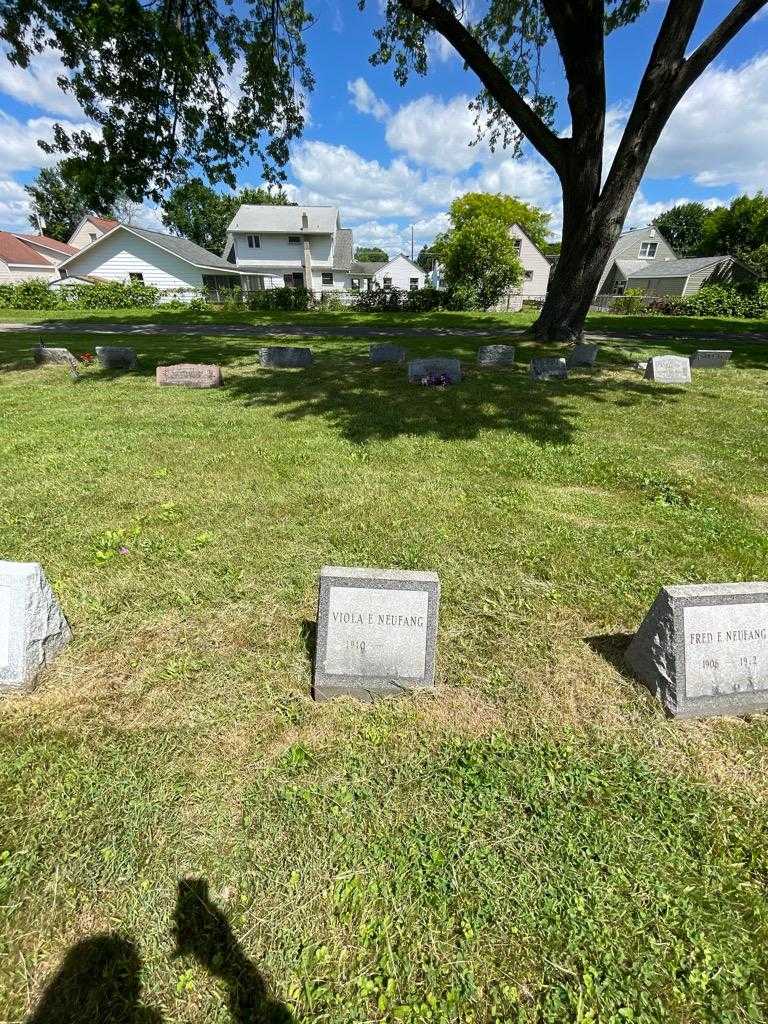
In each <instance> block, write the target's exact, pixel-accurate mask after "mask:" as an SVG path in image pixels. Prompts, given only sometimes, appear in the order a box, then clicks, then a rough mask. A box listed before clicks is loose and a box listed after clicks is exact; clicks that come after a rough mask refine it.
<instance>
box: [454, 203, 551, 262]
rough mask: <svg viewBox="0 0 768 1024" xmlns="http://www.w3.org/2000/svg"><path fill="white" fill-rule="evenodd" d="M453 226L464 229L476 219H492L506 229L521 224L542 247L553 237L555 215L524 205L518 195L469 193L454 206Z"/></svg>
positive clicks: (527, 204) (528, 204)
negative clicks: (552, 223) (550, 234)
mask: <svg viewBox="0 0 768 1024" xmlns="http://www.w3.org/2000/svg"><path fill="white" fill-rule="evenodd" d="M450 216H451V223H452V224H453V226H454V227H456V228H461V227H463V226H464V225H465V224H466V223H467V222H468V221H470V220H472V219H474V218H475V217H490V218H492V219H494V220H498V221H500V222H501V223H502V224H504V225H505V226H506V227H508V228H509V227H511V226H512V225H513V224H519V225H520V227H521V228H522V229H523V230H524V231H525V233H526V234H527V235H528V236H529V237H530V238H531V240H532V241H533V242H535V243H536V245H538V247H539V248H542V246H543V245H545V244H546V241H547V238H548V236H549V222H550V220H551V219H552V217H551V214H549V213H545V212H544V210H540V209H539V208H538V207H536V206H532V205H531V204H530V203H524V202H523V201H522V199H518V198H517V197H516V196H507V195H504V194H503V193H501V192H497V193H496V194H495V195H492V194H490V193H488V192H467V193H466V195H463V196H459V198H458V199H454V201H453V202H452V203H451V209H450Z"/></svg>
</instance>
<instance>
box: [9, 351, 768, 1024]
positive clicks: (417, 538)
mask: <svg viewBox="0 0 768 1024" xmlns="http://www.w3.org/2000/svg"><path fill="white" fill-rule="evenodd" d="M119 340H120V339H119V338H118V339H116V343H117V342H119ZM125 341H126V342H127V343H128V344H132V345H136V346H137V348H138V350H139V355H140V360H141V369H140V371H139V372H137V373H133V374H125V375H119V374H112V373H106V372H102V371H99V370H98V369H96V368H89V369H87V370H85V371H84V373H83V377H82V379H81V380H80V381H79V382H73V381H71V380H70V378H69V377H68V375H67V374H66V372H65V371H64V370H63V369H60V368H56V367H51V368H45V369H34V368H32V367H31V365H30V364H29V363H28V362H27V361H25V360H21V361H19V358H18V352H19V349H20V346H21V347H25V346H26V347H28V346H29V344H30V340H29V335H24V336H14V335H13V334H3V335H0V466H1V467H2V482H3V486H2V489H0V536H1V537H2V545H1V550H2V557H4V558H8V559H17V560H36V561H41V562H42V563H43V566H44V568H45V571H46V573H47V575H48V577H49V579H50V581H51V582H52V584H53V586H54V589H55V591H56V593H57V595H58V596H59V598H60V600H61V602H62V604H63V606H64V608H65V610H66V612H67V614H68V616H69V618H70V621H71V624H72V627H73V630H74V637H75V638H74V640H73V642H72V644H71V645H70V646H69V647H68V648H67V650H66V651H65V652H63V654H62V655H61V656H60V657H59V658H58V660H57V661H56V663H55V664H54V666H53V667H52V668H51V669H50V670H49V671H47V672H46V673H45V675H44V677H43V678H42V680H41V684H40V686H39V687H38V689H37V690H36V691H35V692H34V694H32V695H31V696H23V697H18V696H15V697H8V698H5V699H3V700H2V701H0V743H1V744H2V748H1V749H0V808H1V810H0V1021H2V1022H4V1024H10V1022H14V1024H17V1022H21V1021H29V1022H30V1024H31V1022H34V1024H52V1022H54V1021H56V1022H59V1021H61V1022H64V1021H67V1022H72V1021H80V1020H83V1021H86V1020H87V1021H89V1022H91V1021H93V1022H95V1021H115V1022H118V1021H119V1022H121V1024H127V1022H129V1021H130V1022H131V1024H139V1022H144V1024H149V1022H150V1021H151V1022H153V1024H158V1022H160V1021H163V1022H166V1024H171V1022H174V1024H175V1022H184V1024H186V1022H189V1024H192V1022H195V1024H199V1022H205V1024H212V1022H216V1024H219V1022H221V1024H224V1022H230V1021H234V1022H236V1024H244V1022H246V1021H247V1022H252V1021H256V1022H270V1021H271V1022H273V1024H274V1022H282V1024H287V1022H290V1021H295V1022H297V1024H363V1022H373V1021H387V1022H390V1021H406V1022H413V1024H416V1022H430V1024H444V1022H461V1024H472V1022H475V1024H481V1022H483V1024H485V1022H487V1024H490V1022H496V1024H512V1022H515V1024H520V1022H526V1024H528V1022H530V1024H533V1022H537V1024H538V1022H563V1021H565V1022H570V1021H573V1022H577V1021H578V1022H581V1024H620V1022H625V1021H634V1022H644V1024H650V1022H659V1024H662V1022H664V1024H667V1022H676V1024H703V1022H713V1024H714V1022H718V1024H719V1022H724V1021H725V1022H732V1024H746V1022H760V1021H765V1020H766V1019H768V970H767V961H766V954H765V949H766V945H767V944H768V902H767V901H766V882H767V880H768V813H767V804H766V782H765V780H766V772H767V771H768V717H766V716H762V715H758V716H754V717H753V718H752V719H751V720H749V721H740V720H739V721H737V720H728V719H722V720H709V721H705V722H673V721H669V720H666V719H665V718H664V716H663V715H662V713H661V711H660V710H659V708H658V707H657V706H656V704H655V703H654V701H653V700H652V699H651V698H650V696H649V695H647V694H646V693H645V691H644V690H642V689H641V688H640V687H639V686H637V685H636V684H635V683H634V682H633V681H632V680H631V679H629V678H628V677H627V676H626V675H625V674H624V673H623V672H622V670H621V668H620V659H621V654H622V652H623V649H624V646H625V644H626V642H627V634H629V633H630V632H631V631H632V630H633V629H635V628H636V626H637V625H638V623H639V621H640V619H641V618H642V616H643V614H644V612H645V611H646V609H647V608H648V606H649V605H650V604H651V602H652V600H653V598H654V597H655V595H656V592H657V591H658V588H659V586H660V585H661V584H663V583H678V582H695V581H705V580H707V581H725V580H727V581H731V580H751V579H765V578H766V576H767V575H768V567H767V560H768V537H767V536H766V530H767V528H768V497H766V488H765V480H766V470H767V469H768V416H767V415H766V395H767V394H768V392H767V391H766V387H767V386H768V346H765V347H764V346H760V345H755V344H752V345H745V346H743V347H742V348H739V349H737V351H736V354H735V357H734V360H733V362H732V365H730V366H729V367H728V368H727V369H725V370H722V371H695V372H694V382H693V384H692V385H691V386H690V387H686V388H678V387H670V386H665V385H661V384H654V383H651V382H646V381H644V380H643V379H642V378H641V376H640V375H639V374H638V373H637V372H636V371H634V370H632V369H631V367H630V364H631V361H632V360H633V359H636V358H637V357H638V355H639V353H640V349H639V348H638V347H637V346H633V345H632V344H621V343H616V344H606V345H605V346H603V350H602V354H601V364H602V368H601V369H600V371H599V372H595V373H591V372H583V373H580V374H575V375H573V376H572V377H571V379H570V380H569V381H567V382H557V383H550V384H533V383H531V382H530V381H529V380H528V377H527V374H526V365H525V364H526V363H527V361H528V360H529V359H530V357H531V355H532V354H535V353H536V352H538V351H539V350H538V349H536V348H535V347H534V346H533V345H531V344H530V343H523V344H521V345H520V347H519V356H518V358H519V363H518V366H517V367H516V368H515V369H513V370H511V371H507V372H504V371H502V372H489V371H484V372H478V371H476V370H474V369H473V368H472V361H473V356H474V351H475V347H476V345H477V343H478V339H467V338H447V339H446V338H444V339H441V340H430V339H424V338H422V339H414V340H413V341H412V342H411V343H410V344H409V347H410V349H411V351H412V352H414V353H415V354H416V353H420V354H429V353H434V352H437V351H438V350H440V351H443V352H451V353H455V354H457V355H459V356H461V357H462V358H464V359H465V360H466V361H467V366H468V367H469V372H468V374H467V378H466V380H465V381H464V382H463V383H462V384H461V385H459V386H457V387H455V388H452V389H449V390H447V391H445V392H433V391H426V390H424V389H419V388H416V387H409V386H408V385H407V384H406V383H405V379H404V378H405V374H404V371H403V370H402V369H401V368H397V367H392V366H389V367H378V368H370V367H369V366H368V365H367V364H366V359H365V352H366V348H367V342H364V341H358V340H355V339H343V340H342V339H330V338H329V339H322V340H318V341H317V342H316V343H314V344H313V348H314V350H315V352H316V355H317V360H316V363H315V366H314V367H312V368H311V369H308V370H299V371H292V370H262V369H260V368H258V366H257V365H256V361H255V358H254V344H253V342H252V341H250V342H249V341H248V339H244V338H242V337H241V338H231V339H227V338H216V337H210V338H209V337H204V336H201V337H192V338H189V337H188V338H183V337H178V336H177V337H174V336H172V335H168V336H164V337H163V336H159V337H156V338H155V337H152V336H149V335H141V336H136V337H133V338H126V339H125ZM56 343H57V344H70V345H71V346H72V348H73V349H74V350H76V351H82V350H83V348H84V346H83V345H82V343H81V340H78V337H77V336H76V335H73V336H72V337H71V338H68V337H67V336H66V335H62V336H61V340H60V341H59V340H57V342H56ZM693 347H695V346H694V345H692V344H691V345H687V346H686V345H682V344H679V345H674V346H670V345H665V346H663V347H662V346H659V347H658V348H656V349H654V348H653V347H650V346H646V347H645V348H644V349H643V352H644V354H645V355H647V354H648V353H649V352H653V351H662V350H667V351H668V350H670V349H673V350H675V351H679V352H688V351H691V350H692V349H693ZM555 350H556V346H549V347H548V348H547V349H546V351H547V352H550V353H551V352H554V351H555ZM181 360H185V361H209V362H219V363H220V364H221V365H222V367H223V371H224V377H225V384H224V387H222V388H221V389H219V390H213V391H194V390H185V389H173V388H168V389H163V390H159V389H157V388H156V387H155V384H154V366H155V364H156V363H157V362H172V361H181ZM120 549H124V551H125V553H120ZM326 563H328V564H339V565H363V566H384V567H398V568H404V569H410V568H420V569H434V570H436V571H437V572H438V573H439V575H440V578H441V581H442V587H443V600H442V609H441V618H440V627H439V638H438V683H439V686H438V689H437V691H436V693H435V694H434V695H422V696H419V697H414V698H412V699H404V700H402V701H394V702H388V703H385V704H380V705H377V706H373V707H367V706H362V705H359V704H357V703H354V702H351V701H338V702H332V703H328V704H322V705H314V704H313V703H312V701H311V699H310V698H309V696H308V691H309V686H310V679H311V642H312V624H313V621H314V614H315V600H316V591H317V578H318V573H319V570H320V567H321V566H322V565H323V564H326ZM105 965H106V966H105ZM57 972H60V973H58V974H57ZM41 998H42V999H43V1000H44V1004H43V1009H42V1010H40V1012H39V1013H37V1015H35V1016H31V1014H32V1012H33V1011H32V1008H33V1007H34V1006H35V1005H37V1003H38V1001H39V1000H40V999H41ZM100 998H101V999H102V1000H103V1001H102V1003H99V1002H98V1001H99V999H100ZM104 1001H106V1002H104ZM107 1005H108V1007H109V1009H106V1008H105V1007H106V1006H107ZM139 1006H140V1007H141V1011H140V1012H139V1010H138V1009H137V1007H139ZM57 1014H58V1015H57Z"/></svg>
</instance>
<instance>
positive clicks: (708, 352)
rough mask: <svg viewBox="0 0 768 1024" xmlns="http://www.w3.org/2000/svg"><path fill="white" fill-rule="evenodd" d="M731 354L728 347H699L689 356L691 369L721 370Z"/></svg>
mask: <svg viewBox="0 0 768 1024" xmlns="http://www.w3.org/2000/svg"><path fill="white" fill-rule="evenodd" d="M732 355H733V352H732V350H731V349H728V348H722V349H718V348H699V349H697V350H696V351H695V352H694V353H693V355H692V356H691V360H690V361H691V369H692V370H722V368H723V367H724V366H725V364H726V363H727V362H728V360H729V359H730V358H731V356H732Z"/></svg>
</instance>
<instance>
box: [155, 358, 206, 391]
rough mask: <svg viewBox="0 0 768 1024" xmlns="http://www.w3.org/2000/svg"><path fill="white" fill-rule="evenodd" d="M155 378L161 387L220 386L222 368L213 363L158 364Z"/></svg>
mask: <svg viewBox="0 0 768 1024" xmlns="http://www.w3.org/2000/svg"><path fill="white" fill-rule="evenodd" d="M155 379H156V381H157V384H158V386H160V387H180V388H218V387H221V369H220V368H219V367H218V366H216V365H215V364H213V363H175V364H174V365H173V366H158V368H157V371H156V373H155Z"/></svg>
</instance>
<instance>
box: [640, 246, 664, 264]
mask: <svg viewBox="0 0 768 1024" xmlns="http://www.w3.org/2000/svg"><path fill="white" fill-rule="evenodd" d="M658 248H659V243H658V242H643V243H642V245H641V246H640V259H641V260H652V259H654V258H655V256H656V250H657V249H658Z"/></svg>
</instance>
